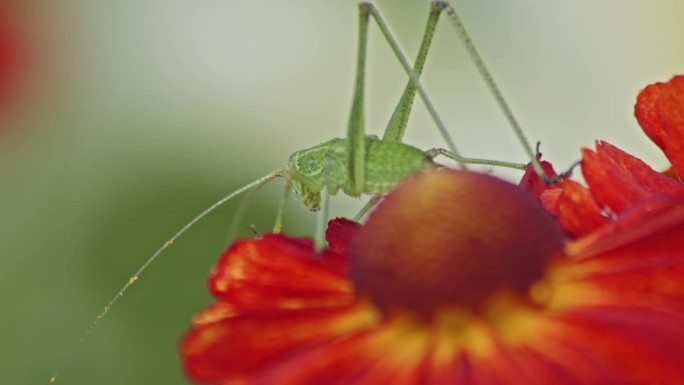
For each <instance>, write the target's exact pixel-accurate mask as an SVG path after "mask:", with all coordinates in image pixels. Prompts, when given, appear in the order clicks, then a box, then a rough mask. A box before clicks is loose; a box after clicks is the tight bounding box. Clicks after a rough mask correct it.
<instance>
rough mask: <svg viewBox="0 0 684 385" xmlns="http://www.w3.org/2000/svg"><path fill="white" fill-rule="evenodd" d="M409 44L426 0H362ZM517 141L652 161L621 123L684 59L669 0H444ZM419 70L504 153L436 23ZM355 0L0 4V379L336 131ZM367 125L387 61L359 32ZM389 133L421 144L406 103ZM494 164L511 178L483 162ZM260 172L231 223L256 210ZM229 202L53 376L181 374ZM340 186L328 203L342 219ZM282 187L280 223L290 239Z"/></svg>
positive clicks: (52, 346) (55, 358)
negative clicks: (401, 121) (491, 80)
mask: <svg viewBox="0 0 684 385" xmlns="http://www.w3.org/2000/svg"><path fill="white" fill-rule="evenodd" d="M377 4H378V6H379V7H380V9H381V10H382V11H383V13H384V15H385V17H386V18H387V20H388V21H389V23H390V25H391V26H392V27H393V29H394V30H395V32H396V34H397V36H398V38H399V39H400V41H401V42H402V44H403V46H404V47H405V49H406V50H407V51H408V53H410V54H411V55H413V54H414V53H415V51H416V48H417V45H418V43H419V39H420V35H421V33H422V31H423V28H424V23H425V20H426V16H427V12H428V3H427V2H426V1H418V0H416V1H398V0H395V1H389V0H387V1H382V0H378V1H377ZM454 6H455V7H456V8H457V9H458V10H459V11H460V12H461V17H462V19H463V20H464V22H465V23H466V25H467V26H468V27H469V29H470V32H471V35H472V37H473V39H474V41H475V42H476V44H477V46H478V47H479V49H480V51H481V54H482V56H483V57H484V58H485V60H486V61H487V63H488V65H489V67H490V69H491V70H492V72H493V73H494V76H495V78H496V79H497V80H498V81H499V83H500V86H501V88H502V90H503V92H504V94H505V95H506V97H507V98H508V101H509V103H510V104H511V107H512V108H513V109H514V111H515V112H516V113H517V115H518V118H519V120H520V122H521V124H522V125H523V127H524V129H525V132H526V134H527V136H528V138H529V140H530V141H532V142H535V141H538V140H539V141H541V142H542V151H543V153H544V156H545V158H546V159H549V160H551V161H553V162H554V163H555V164H556V165H557V166H558V168H561V169H562V168H564V167H567V166H568V165H570V164H571V163H572V162H573V161H575V160H577V159H578V158H579V148H580V147H582V146H590V145H591V144H592V142H593V141H594V140H595V139H599V138H601V139H606V140H609V141H610V142H612V143H614V144H616V145H618V146H620V147H622V148H624V149H626V150H628V151H630V152H632V153H634V154H637V155H639V156H641V157H642V158H643V159H645V160H646V161H648V162H649V163H651V164H652V165H654V166H655V167H660V168H662V167H665V165H666V161H665V159H664V157H663V156H662V155H661V154H660V152H659V151H658V149H657V148H656V147H655V146H653V145H652V144H651V143H650V142H648V141H647V139H646V138H645V136H644V135H643V134H642V133H641V132H640V130H639V129H638V127H637V125H636V123H635V121H634V119H633V118H632V105H633V102H634V98H635V96H636V93H637V92H638V90H639V89H640V88H641V87H643V86H645V85H647V84H648V83H650V82H653V81H658V80H666V79H668V78H669V77H671V76H672V75H673V74H675V73H678V72H682V70H684V50H682V49H681V41H682V37H684V23H681V19H682V17H684V3H682V2H679V1H674V0H652V1H649V2H644V1H624V0H605V1H600V2H597V1H590V0H581V1H572V2H561V1H547V2H539V1H533V0H515V1H513V0H510V1H508V0H506V1H481V0H460V1H454ZM445 21H446V20H443V21H442V23H441V25H440V26H439V28H438V31H437V36H436V38H435V42H434V48H433V51H432V54H431V57H430V58H429V60H428V64H427V66H426V69H425V75H424V82H425V85H426V87H427V89H428V91H429V92H430V94H431V96H432V97H433V99H434V100H435V102H436V106H437V109H438V110H439V111H440V113H441V114H442V115H443V118H444V120H445V121H446V122H447V125H448V126H449V128H450V130H451V133H452V134H453V136H454V137H455V138H456V140H457V143H458V146H459V148H460V149H461V151H462V152H463V153H464V154H465V155H468V156H475V157H481V158H491V159H504V160H510V161H520V162H523V161H524V160H525V157H524V153H523V151H522V150H521V148H520V146H519V145H518V143H517V142H516V140H515V139H514V137H513V136H512V134H511V132H510V130H509V128H508V126H507V125H506V122H505V120H504V119H503V118H502V116H501V114H500V112H499V111H498V110H497V108H496V106H495V104H494V103H493V101H492V99H491V97H490V96H489V95H488V93H487V90H486V89H485V88H484V86H483V83H482V82H481V81H480V79H479V77H478V76H477V73H476V71H475V69H474V68H473V66H472V65H471V64H470V62H469V60H468V59H467V58H466V56H465V53H464V51H463V49H462V47H461V45H460V43H459V42H458V41H457V39H456V35H455V33H454V31H453V30H452V29H451V27H450V26H449V25H448V23H446V22H445ZM356 29H357V11H356V5H355V1H350V0H336V1H316V0H291V1H283V0H260V1H244V0H240V1H236V0H222V1H220V0H210V1H190V0H163V1H162V0H119V1H105V0H88V1H85V0H72V1H49V0H44V1H38V0H36V1H14V2H13V1H11V0H4V1H0V382H2V383H12V384H40V383H46V382H47V381H48V379H49V377H50V375H51V374H52V371H53V370H54V369H55V368H56V366H57V365H58V363H59V362H60V360H62V359H63V358H64V356H65V354H66V353H67V351H68V349H69V347H70V346H71V345H72V344H73V343H74V342H75V340H76V339H77V338H78V337H79V336H80V334H81V333H82V332H83V331H84V329H85V328H86V327H87V326H88V324H89V323H90V322H91V321H92V319H93V318H94V316H95V315H96V314H97V313H98V312H99V311H100V310H101V308H102V307H103V306H104V305H105V304H106V302H107V301H109V299H110V298H111V297H112V296H113V295H114V294H115V293H116V291H117V290H118V289H119V287H120V285H121V284H123V283H124V282H125V281H126V280H127V278H128V277H129V276H130V275H131V274H132V273H133V271H135V270H136V269H137V268H138V267H139V266H140V265H141V264H142V263H143V262H144V260H145V259H146V258H147V257H148V256H149V255H150V254H151V253H152V252H153V251H154V250H155V249H156V248H157V247H158V246H159V245H160V244H162V243H163V242H164V241H165V240H166V239H167V238H168V237H169V236H170V235H171V234H172V233H174V232H175V231H176V230H177V229H178V228H180V227H181V226H182V225H183V224H184V223H185V222H186V221H188V220H189V219H190V218H191V217H192V216H194V215H195V214H197V213H198V212H199V211H200V210H202V209H203V208H205V207H206V206H208V205H209V204H210V203H211V202H213V201H215V200H217V199H218V198H219V197H221V196H223V195H225V194H226V193H228V192H230V191H232V190H233V189H235V188H237V187H240V186H242V185H244V184H246V183H247V182H249V181H252V180H254V179H256V178H257V177H259V176H261V175H264V174H266V173H268V172H269V171H272V170H275V169H277V168H279V167H280V166H282V165H283V164H284V162H285V161H286V159H287V157H288V156H289V154H290V153H292V152H293V151H295V150H298V149H301V148H303V147H308V146H312V145H315V144H318V143H320V142H322V141H324V140H327V139H329V138H331V137H333V136H342V135H344V131H345V127H346V123H347V118H348V111H349V106H350V101H351V93H352V78H353V71H354V67H353V66H354V59H355V50H356V47H355V44H356ZM369 50H370V54H369V55H370V56H369V70H368V83H367V87H368V89H367V91H368V104H367V108H368V109H367V120H368V128H369V130H371V131H373V132H375V133H378V134H379V133H380V132H381V130H382V129H383V128H384V126H385V123H386V121H387V119H388V117H389V115H390V114H391V111H392V108H393V106H394V104H395V103H396V100H397V98H398V95H399V94H400V92H401V89H402V87H403V84H404V83H405V80H406V77H405V75H404V74H403V72H402V70H401V68H400V66H399V65H398V64H397V63H396V61H395V60H394V58H393V56H392V54H391V51H390V50H389V49H388V48H387V46H386V44H385V43H384V41H383V40H382V39H381V37H380V35H379V33H378V30H377V28H375V26H373V27H371V40H370V44H369ZM414 111H415V113H414V115H413V116H412V118H411V121H410V123H409V124H410V126H409V128H408V132H407V139H406V140H407V142H409V143H412V144H414V145H417V146H419V147H423V148H429V147H436V146H442V141H441V140H440V138H439V136H438V135H437V134H436V130H435V129H434V124H432V123H431V121H430V120H429V119H428V117H427V114H426V112H425V109H424V108H423V106H422V105H418V106H417V107H416V108H415V110H414ZM495 172H496V173H497V174H500V175H505V176H506V177H508V178H512V179H514V178H517V177H519V174H518V173H511V172H506V173H500V172H499V170H495ZM281 189H282V182H274V183H273V184H272V185H271V186H269V187H268V188H266V189H264V191H262V192H260V193H259V194H258V195H257V198H256V199H255V201H254V203H253V204H252V205H251V206H250V208H249V210H248V212H247V213H246V215H245V218H244V220H243V222H242V225H241V226H240V229H241V231H242V234H249V230H248V225H250V224H253V225H255V227H256V229H257V230H258V231H268V229H269V227H270V226H272V222H273V218H274V214H275V210H276V206H277V202H278V199H279V196H280V195H279V194H280V192H281ZM237 203H238V202H237V201H236V202H233V203H232V204H229V205H227V206H226V207H224V208H222V209H221V210H218V211H217V212H215V213H214V214H213V215H212V216H211V217H210V218H208V219H206V220H205V221H203V222H202V223H200V224H198V225H197V226H195V228H193V229H192V230H191V231H190V232H189V233H188V234H187V236H186V237H184V238H182V239H181V240H180V241H178V242H177V243H176V244H175V245H174V246H173V247H172V248H171V249H170V250H169V252H168V253H166V254H164V255H163V256H162V257H161V258H160V260H159V261H158V262H157V263H156V264H155V265H153V266H152V267H151V268H150V269H149V270H148V271H147V272H146V274H144V275H143V276H142V277H141V280H140V281H139V283H137V284H136V285H135V286H134V287H133V288H132V290H131V291H129V292H128V293H127V295H126V296H125V297H124V299H123V300H122V301H121V302H120V303H119V304H118V305H117V306H116V307H115V308H114V310H113V311H112V312H111V313H110V315H109V316H108V317H107V318H106V319H104V320H103V321H102V323H101V325H100V326H99V328H98V329H96V330H95V332H94V334H93V335H92V336H91V338H90V339H88V340H87V341H86V342H85V344H84V345H83V346H82V348H81V349H80V351H79V352H78V353H77V354H76V355H75V356H74V358H73V360H72V361H71V362H70V363H69V365H68V366H67V367H66V368H65V369H64V371H63V372H62V375H61V378H60V382H61V383H64V384H183V383H186V381H185V379H184V377H183V375H182V373H181V370H180V368H179V365H178V357H177V349H176V348H177V344H178V341H179V339H180V337H181V335H182V334H183V332H184V330H185V329H186V328H187V326H188V325H189V323H190V319H191V317H192V315H193V314H194V313H196V312H197V311H199V310H200V309H201V308H203V307H204V306H205V305H207V304H208V303H210V301H211V300H210V298H209V296H208V294H207V293H206V289H205V277H206V274H207V272H208V270H209V268H210V267H211V266H212V264H214V263H215V261H216V260H217V258H218V256H219V254H220V252H221V251H222V250H223V249H224V247H225V243H226V234H227V231H228V226H229V224H230V222H231V220H232V216H233V213H234V211H235V208H236V205H237ZM356 206H358V202H354V201H351V200H349V199H345V198H339V199H335V200H334V201H333V213H334V214H339V215H345V214H346V215H352V214H353V212H354V208H355V207H356ZM314 220H315V216H314V215H311V214H309V213H307V212H305V210H303V209H301V208H299V207H297V205H296V204H293V203H291V204H290V205H289V206H288V211H287V216H286V231H287V232H288V233H290V234H295V235H307V234H312V232H313V224H314Z"/></svg>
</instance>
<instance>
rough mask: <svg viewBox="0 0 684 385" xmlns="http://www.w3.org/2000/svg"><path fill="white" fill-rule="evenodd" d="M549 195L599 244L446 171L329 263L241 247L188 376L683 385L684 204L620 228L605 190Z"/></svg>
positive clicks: (284, 244)
mask: <svg viewBox="0 0 684 385" xmlns="http://www.w3.org/2000/svg"><path fill="white" fill-rule="evenodd" d="M603 150H606V151H612V147H611V148H608V147H603V146H602V145H601V146H599V149H598V150H597V152H596V154H599V155H600V154H604V152H603ZM610 154H613V153H612V152H610ZM599 155H597V156H599ZM585 156H588V154H587V153H585ZM599 158H600V156H599ZM601 159H602V158H601ZM621 159H622V158H621ZM609 163H610V162H609ZM611 164H612V163H611ZM613 166H615V167H618V166H620V164H618V165H615V164H613ZM631 166H633V165H631ZM639 170H640V169H639V168H638V167H637V168H631V169H629V171H634V172H633V173H632V174H634V175H632V174H630V175H632V177H633V179H631V180H629V181H628V182H625V181H623V180H622V179H620V183H623V182H624V183H628V184H636V183H637V182H635V180H636V181H638V182H639V183H641V180H642V179H640V178H641V177H642V176H643V175H642V173H641V172H640V171H639ZM628 174H629V173H628ZM589 179H591V178H589ZM645 180H647V181H650V180H651V179H649V178H646V179H645ZM658 181H659V180H658ZM604 184H606V183H604ZM613 188H614V189H619V188H620V186H619V185H615V186H613ZM549 191H551V190H549ZM644 191H645V192H644ZM649 191H651V190H649V187H644V188H643V189H638V188H636V187H635V188H634V189H633V190H630V194H629V199H632V200H636V199H639V197H641V196H643V194H646V193H648V192H649ZM558 192H560V193H561V194H558ZM550 193H555V194H556V196H557V197H561V198H559V199H556V201H555V203H557V204H556V208H557V209H558V210H557V212H558V213H563V214H559V217H560V218H564V217H572V216H574V219H573V220H574V222H573V220H570V219H568V220H567V222H568V223H571V224H572V223H575V227H576V228H577V229H579V230H581V231H583V232H584V233H586V235H585V236H584V237H580V238H578V239H577V240H576V241H567V240H566V238H565V236H564V235H563V233H562V232H561V231H560V229H559V228H558V225H557V224H556V222H555V221H554V220H553V219H552V218H551V217H550V216H548V215H547V214H546V213H545V212H544V211H543V210H542V209H541V207H540V206H539V205H538V203H537V202H536V201H535V199H534V197H533V196H532V195H530V194H528V193H527V192H525V190H523V189H520V188H518V187H516V186H513V185H510V184H508V183H506V182H502V181H500V180H498V179H496V178H493V177H490V176H486V175H480V174H475V173H469V172H464V171H447V170H442V171H438V172H432V173H426V174H423V175H420V176H418V177H416V178H414V179H412V180H410V181H409V182H408V183H406V184H404V185H403V186H401V187H400V188H398V189H397V190H395V191H394V192H392V193H391V194H389V195H388V197H386V199H385V200H384V201H383V202H382V203H381V205H380V206H379V207H378V208H377V209H376V211H375V212H374V213H373V214H372V215H371V217H370V218H369V220H368V223H367V224H365V225H363V226H359V225H356V224H354V223H351V222H348V221H343V220H335V221H332V222H331V223H330V225H329V228H328V233H327V239H328V242H329V244H330V248H329V250H326V251H324V252H323V253H322V254H321V255H317V254H316V253H315V252H314V251H313V246H312V242H311V241H309V240H305V239H291V238H287V237H285V236H282V235H272V234H269V235H265V236H263V237H260V238H257V239H254V240H243V241H240V242H237V243H236V244H234V245H233V246H232V247H231V248H230V249H229V250H228V251H227V252H226V253H225V254H224V255H223V257H222V258H221V261H220V262H219V265H218V266H217V267H216V269H215V270H214V271H213V272H212V274H211V278H210V280H209V282H210V287H211V290H212V292H213V294H214V296H215V297H216V298H217V299H218V301H219V302H218V303H216V304H214V305H212V306H210V307H209V308H207V309H206V310H204V311H203V312H202V313H201V314H199V315H198V316H197V317H196V318H195V321H194V323H193V326H192V329H191V330H190V331H189V332H188V334H187V335H186V336H185V338H184V340H183V342H182V346H181V354H182V358H183V364H184V368H185V371H186V373H187V375H188V377H189V378H191V379H192V380H193V381H195V382H198V383H210V384H245V385H247V384H292V385H295V384H316V385H317V384H326V385H335V384H382V383H391V384H480V385H489V384H525V385H534V384H540V385H546V384H573V385H574V384H633V385H641V384H644V385H645V384H676V383H684V365H682V357H684V328H683V327H682V326H683V325H684V306H683V305H684V202H683V201H681V200H679V199H678V198H677V194H674V195H670V196H668V195H667V194H665V195H662V196H660V198H659V199H654V200H651V201H650V202H651V203H650V204H649V205H642V206H638V207H637V208H635V209H632V208H631V207H630V206H628V205H626V203H625V199H617V198H616V199H614V200H615V202H613V200H610V199H608V198H606V197H604V196H603V195H600V196H601V200H600V202H601V204H602V205H607V203H604V200H605V199H607V200H609V201H610V205H611V206H605V207H609V208H611V210H615V212H618V211H620V210H621V211H620V213H621V214H620V215H617V216H615V217H613V216H610V217H609V216H606V214H605V213H604V212H603V211H602V210H603V209H599V207H604V206H598V204H596V201H593V199H594V198H592V195H591V194H592V193H593V190H592V191H590V192H588V190H586V189H584V188H582V187H581V186H579V185H576V184H573V183H571V182H564V183H563V189H562V190H560V189H556V191H555V192H553V191H551V192H550ZM603 193H605V194H608V191H604V192H603ZM587 194H589V195H587ZM543 195H544V194H543ZM561 195H562V196H561ZM547 198H548V197H547ZM592 202H593V203H592ZM592 204H593V205H594V206H592ZM581 215H586V216H587V219H586V220H580V219H578V218H577V217H578V216H581ZM566 228H567V226H566ZM590 228H591V229H590Z"/></svg>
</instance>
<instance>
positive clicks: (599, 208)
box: [541, 76, 684, 236]
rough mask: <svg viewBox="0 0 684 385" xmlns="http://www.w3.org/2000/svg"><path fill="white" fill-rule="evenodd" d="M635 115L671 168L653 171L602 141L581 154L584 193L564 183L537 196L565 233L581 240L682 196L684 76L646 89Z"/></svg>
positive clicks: (572, 184) (640, 96)
mask: <svg viewBox="0 0 684 385" xmlns="http://www.w3.org/2000/svg"><path fill="white" fill-rule="evenodd" d="M634 110H635V115H636V117H637V120H638V121H639V124H640V125H641V127H642V128H643V130H644V132H645V133H646V134H647V135H648V136H649V137H650V138H651V139H652V140H653V141H654V142H655V143H656V144H657V145H658V146H659V147H660V148H661V149H662V150H663V152H665V155H666V156H667V157H668V159H670V161H671V162H672V165H673V167H672V168H671V169H670V170H668V171H666V172H664V173H660V172H657V171H655V170H653V169H652V168H651V167H649V166H648V165H647V164H646V163H644V162H642V161H641V160H640V159H638V158H636V157H634V156H632V155H630V154H627V153H626V152H624V151H622V150H620V149H618V148H617V147H615V146H613V145H611V144H609V143H606V142H602V141H599V142H597V143H596V149H595V150H594V151H592V150H589V149H584V150H583V151H582V174H583V175H584V179H585V180H586V182H587V184H588V186H589V188H588V189H587V188H585V187H582V186H581V185H579V184H578V183H576V182H572V181H569V180H565V181H563V184H562V186H561V188H557V189H550V190H546V191H544V192H542V193H541V200H542V202H544V205H545V207H546V208H547V209H549V211H551V212H553V213H554V214H556V215H557V216H558V219H559V222H560V223H561V225H562V226H563V228H564V229H565V230H566V231H568V232H569V233H570V234H573V235H575V236H582V235H585V234H588V233H590V232H591V231H593V230H595V229H596V228H598V227H600V226H602V225H604V224H606V223H608V222H611V221H613V220H615V218H617V217H620V216H622V215H624V214H628V213H630V212H632V213H634V212H639V211H649V210H652V208H651V206H652V205H659V204H665V205H667V204H668V203H667V202H668V201H669V200H671V199H672V198H673V199H675V200H678V199H680V198H682V197H684V184H682V182H681V180H680V177H679V175H681V174H682V172H684V148H683V147H682V146H684V76H675V77H674V78H672V80H670V81H669V82H667V83H655V84H652V85H650V86H648V87H646V88H645V89H644V90H643V91H642V92H641V93H640V94H639V96H638V97H637V103H636V105H635V107H634ZM658 202H660V203H658ZM637 220H638V219H637Z"/></svg>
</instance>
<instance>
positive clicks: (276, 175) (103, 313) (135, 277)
mask: <svg viewBox="0 0 684 385" xmlns="http://www.w3.org/2000/svg"><path fill="white" fill-rule="evenodd" d="M286 173H287V171H286V170H285V169H280V170H277V171H274V172H272V173H270V174H268V175H265V176H262V177H261V178H259V179H257V180H255V181H254V182H251V183H249V184H247V185H245V186H243V187H241V188H239V189H237V190H235V191H233V192H232V193H230V194H228V195H226V196H224V197H223V198H221V199H219V200H218V201H216V202H215V203H214V204H212V205H211V206H209V207H208V208H206V209H205V210H204V211H202V212H201V213H200V214H198V215H197V216H196V217H194V218H192V220H190V222H188V223H187V224H186V225H185V226H183V227H182V228H181V229H180V230H178V231H177V232H176V233H175V234H174V235H173V236H172V237H171V238H169V240H168V241H166V242H164V244H163V245H162V246H161V247H159V249H157V251H155V252H154V254H152V256H151V257H149V258H148V259H147V260H146V261H145V263H143V265H142V266H141V267H140V268H139V269H138V270H137V271H136V272H135V273H134V274H133V275H132V276H131V277H130V278H129V279H128V281H126V283H125V284H124V285H123V286H122V287H121V289H120V290H119V291H118V292H117V293H116V295H115V296H114V298H112V299H111V300H110V301H109V303H107V305H106V306H105V307H104V308H102V310H101V311H100V313H98V315H97V317H95V319H94V320H93V321H92V322H91V323H90V325H89V326H88V328H87V329H86V330H85V331H84V332H83V334H81V337H80V338H79V339H78V340H77V341H76V343H74V345H73V346H72V347H71V349H69V352H68V353H67V355H66V356H64V359H63V360H62V362H60V363H59V365H58V366H57V369H56V370H55V371H54V372H53V374H52V377H50V381H49V384H52V383H54V382H55V381H57V378H58V377H59V375H60V373H61V372H62V370H63V369H64V367H66V365H67V364H68V363H69V362H70V361H71V358H72V357H73V356H74V354H76V352H77V351H78V350H79V349H80V347H81V346H82V345H83V342H84V341H85V340H86V339H87V338H88V336H90V334H91V333H92V332H93V330H94V329H95V328H96V327H97V325H98V324H99V323H100V321H101V320H102V318H104V317H105V316H106V315H107V313H109V311H110V310H111V309H112V307H113V306H114V304H116V303H117V302H118V301H119V299H120V298H121V297H123V295H124V293H125V292H126V291H127V290H128V289H129V288H130V287H131V286H132V285H133V284H134V283H135V282H136V281H137V280H138V278H139V277H140V274H142V272H143V271H145V270H146V269H147V267H148V266H150V265H151V264H152V262H154V261H155V260H156V259H157V257H159V255H161V253H163V252H164V250H166V249H167V248H168V247H169V246H171V245H172V244H173V243H174V242H175V241H176V240H177V239H178V238H179V237H180V236H181V235H183V234H184V233H185V232H186V231H188V230H189V229H190V228H191V227H192V226H193V225H194V224H195V223H197V222H199V221H200V220H201V219H202V218H204V217H205V216H207V214H209V213H211V212H212V211H214V210H216V209H217V208H219V207H220V206H221V205H223V204H224V203H226V202H228V201H229V200H231V199H233V198H234V197H236V196H238V195H240V194H242V193H243V192H245V191H247V190H250V189H255V190H256V189H258V188H259V187H261V186H262V185H264V184H266V183H267V182H269V181H271V180H273V179H275V178H281V177H284V176H285V175H286Z"/></svg>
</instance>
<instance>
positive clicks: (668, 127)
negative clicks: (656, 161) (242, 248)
mask: <svg viewBox="0 0 684 385" xmlns="http://www.w3.org/2000/svg"><path fill="white" fill-rule="evenodd" d="M634 114H635V116H636V118H637V120H638V121H639V124H640V125H641V127H642V128H643V130H644V132H645V133H646V135H648V136H649V138H651V140H653V141H654V142H655V143H656V144H657V145H658V147H660V148H661V149H662V150H663V152H664V153H665V155H666V156H667V158H668V159H669V160H670V162H672V165H673V166H674V168H675V169H676V170H677V171H678V173H679V175H682V172H684V76H675V77H673V78H672V79H671V80H670V81H669V82H667V83H655V84H652V85H650V86H648V87H646V88H645V89H644V90H643V91H641V93H640V94H639V96H638V97H637V103H636V105H635V106H634Z"/></svg>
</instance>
